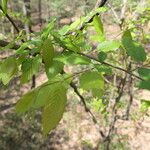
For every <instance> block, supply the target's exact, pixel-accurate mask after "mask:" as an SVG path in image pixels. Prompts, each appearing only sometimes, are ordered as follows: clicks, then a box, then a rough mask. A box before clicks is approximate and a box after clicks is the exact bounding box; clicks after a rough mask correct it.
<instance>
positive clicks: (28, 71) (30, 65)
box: [21, 57, 41, 83]
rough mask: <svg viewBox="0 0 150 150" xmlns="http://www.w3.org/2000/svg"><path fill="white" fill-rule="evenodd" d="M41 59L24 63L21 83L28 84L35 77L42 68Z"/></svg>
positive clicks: (27, 60) (32, 59) (37, 58)
mask: <svg viewBox="0 0 150 150" xmlns="http://www.w3.org/2000/svg"><path fill="white" fill-rule="evenodd" d="M40 64H41V59H40V58H39V57H34V58H28V59H25V60H24V61H23V63H22V67H21V69H22V75H21V83H26V82H28V81H29V80H30V79H31V78H32V76H33V75H35V74H36V73H37V72H38V70H39V67H40Z"/></svg>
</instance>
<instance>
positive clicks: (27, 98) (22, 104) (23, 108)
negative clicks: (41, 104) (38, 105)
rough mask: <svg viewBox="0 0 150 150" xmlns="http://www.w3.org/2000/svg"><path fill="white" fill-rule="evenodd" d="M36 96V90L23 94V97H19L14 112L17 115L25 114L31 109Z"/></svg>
mask: <svg viewBox="0 0 150 150" xmlns="http://www.w3.org/2000/svg"><path fill="white" fill-rule="evenodd" d="M36 95H37V92H36V90H33V91H31V92H29V93H27V94H25V95H24V96H23V97H21V98H20V100H19V101H18V102H17V104H16V112H17V113H18V114H24V113H26V112H27V111H28V110H29V109H30V108H31V107H32V105H33V102H34V100H35V98H36Z"/></svg>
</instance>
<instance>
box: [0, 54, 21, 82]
mask: <svg viewBox="0 0 150 150" xmlns="http://www.w3.org/2000/svg"><path fill="white" fill-rule="evenodd" d="M17 70H18V67H17V62H16V59H15V58H13V57H10V58H7V59H6V60H4V61H3V62H2V63H1V64H0V79H1V80H2V82H3V84H4V85H6V84H8V83H9V81H10V80H11V79H12V78H13V76H14V75H15V74H16V72H17Z"/></svg>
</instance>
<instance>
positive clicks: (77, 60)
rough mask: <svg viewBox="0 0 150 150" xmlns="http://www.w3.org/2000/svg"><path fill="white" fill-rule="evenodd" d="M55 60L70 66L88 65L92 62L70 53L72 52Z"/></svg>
mask: <svg viewBox="0 0 150 150" xmlns="http://www.w3.org/2000/svg"><path fill="white" fill-rule="evenodd" d="M54 60H57V61H60V62H62V63H64V64H70V65H88V64H90V62H91V60H90V59H89V58H86V57H84V56H81V55H79V54H74V53H70V52H69V53H65V54H61V55H59V56H57V57H55V58H54Z"/></svg>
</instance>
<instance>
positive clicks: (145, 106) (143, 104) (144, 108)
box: [141, 100, 150, 112]
mask: <svg viewBox="0 0 150 150" xmlns="http://www.w3.org/2000/svg"><path fill="white" fill-rule="evenodd" d="M149 107H150V100H141V111H142V112H146V111H147V110H148V109H149Z"/></svg>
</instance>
